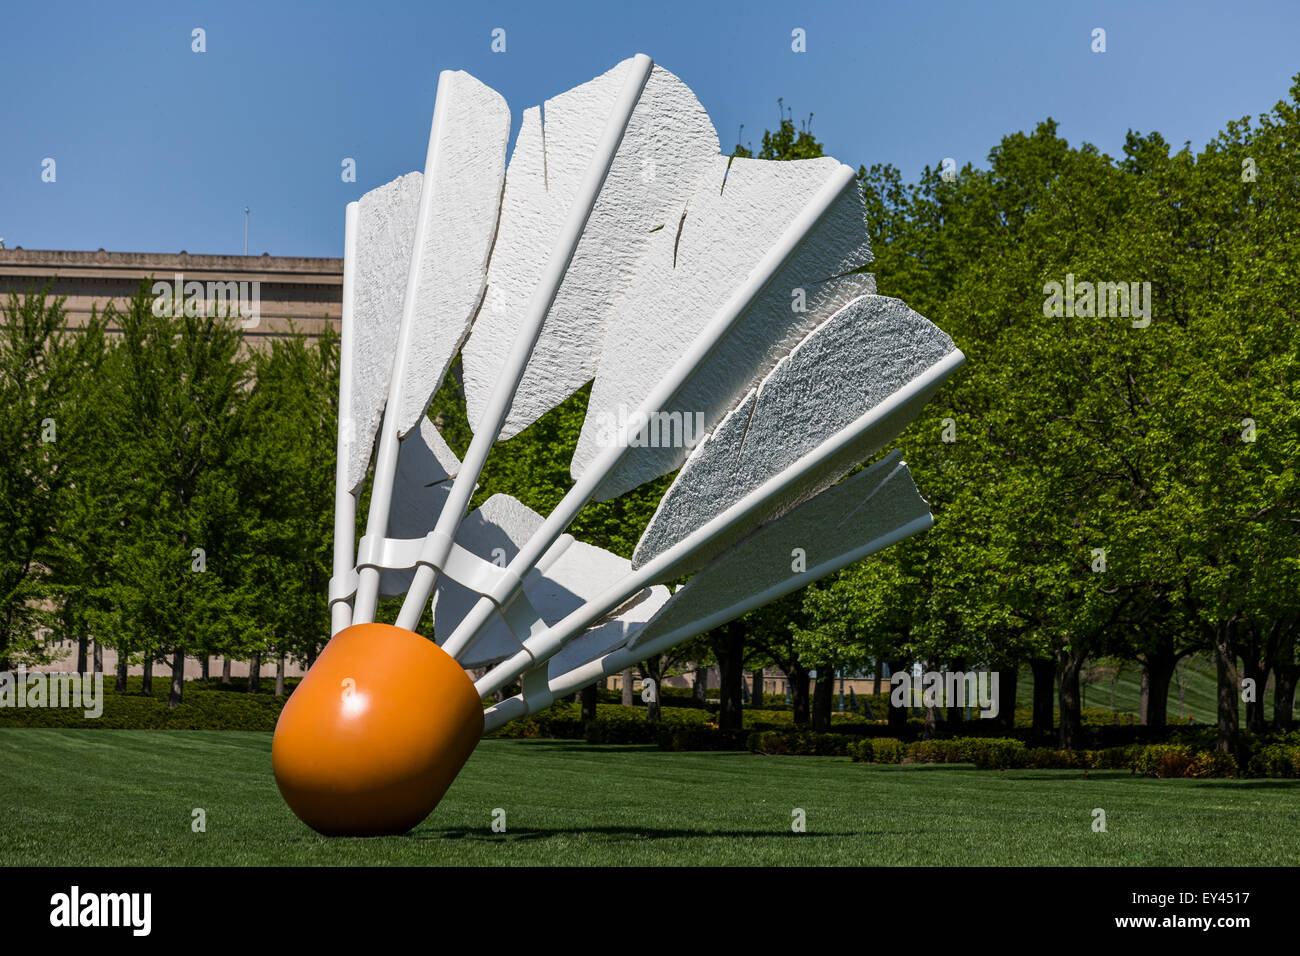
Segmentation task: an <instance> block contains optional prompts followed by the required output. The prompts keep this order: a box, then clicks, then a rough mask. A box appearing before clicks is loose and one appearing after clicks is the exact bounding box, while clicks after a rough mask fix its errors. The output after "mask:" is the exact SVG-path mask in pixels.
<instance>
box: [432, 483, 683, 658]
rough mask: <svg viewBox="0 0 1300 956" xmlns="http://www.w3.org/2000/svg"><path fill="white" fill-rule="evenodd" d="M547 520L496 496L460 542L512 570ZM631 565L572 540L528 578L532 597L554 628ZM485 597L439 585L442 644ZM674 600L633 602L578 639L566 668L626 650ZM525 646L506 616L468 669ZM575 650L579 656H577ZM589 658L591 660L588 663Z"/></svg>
mask: <svg viewBox="0 0 1300 956" xmlns="http://www.w3.org/2000/svg"><path fill="white" fill-rule="evenodd" d="M541 523H542V516H541V515H539V514H538V513H537V512H535V511H533V510H532V509H531V508H529V507H527V506H526V505H524V504H522V503H521V502H519V501H518V500H517V499H515V498H512V497H511V496H509V495H493V496H492V497H491V498H489V499H488V500H487V501H485V502H483V505H482V507H480V508H479V509H478V510H476V511H473V512H471V513H470V514H469V515H467V516H466V518H465V520H464V522H462V524H461V526H460V531H459V532H458V533H457V535H456V541H457V543H458V544H460V545H461V546H462V547H463V548H465V549H466V550H468V551H470V552H472V553H474V554H476V555H478V556H479V557H481V558H483V559H484V560H487V561H494V562H495V563H498V564H505V563H508V562H509V561H510V560H511V559H512V558H513V557H514V556H515V554H517V553H518V551H519V548H520V546H521V545H522V544H523V543H524V542H525V541H527V540H528V538H530V537H531V536H532V535H533V533H534V532H536V530H537V528H538V527H540V526H541ZM631 567H632V566H631V562H629V561H628V560H626V559H625V558H620V557H619V556H618V555H615V554H611V553H610V552H608V551H605V550H603V549H601V548H596V547H593V546H591V545H589V544H585V543H583V542H581V541H575V540H574V539H573V537H572V536H571V535H567V534H566V535H564V536H562V537H561V538H560V539H559V540H558V541H556V542H555V544H554V545H552V546H551V548H550V550H548V551H547V552H546V554H544V555H543V556H542V559H541V560H540V561H539V562H538V564H537V567H536V568H534V569H533V570H532V571H530V572H529V573H528V575H527V576H526V577H525V578H524V596H525V597H526V598H527V599H528V601H529V603H530V604H532V606H533V608H534V609H535V610H536V611H537V613H538V614H539V615H540V616H541V617H542V620H543V621H545V622H546V623H547V624H548V625H552V624H555V623H556V622H558V621H560V620H561V619H563V618H564V617H565V616H566V615H568V614H569V613H571V612H572V611H574V610H576V609H577V608H578V607H580V606H581V605H582V604H583V603H584V602H585V601H586V600H587V598H589V597H591V596H592V595H594V594H596V593H598V592H600V591H601V590H603V589H604V588H606V587H608V586H609V585H610V584H613V583H614V582H615V581H617V580H618V579H619V578H621V577H623V575H625V574H627V573H628V571H630V570H631ZM478 598H479V595H477V594H476V593H474V592H472V591H470V590H468V589H467V588H464V587H462V586H461V585H459V584H457V583H456V582H455V581H451V580H449V579H448V578H447V577H446V576H445V575H444V576H442V577H440V578H439V579H438V584H437V588H436V589H435V591H434V597H433V630H434V636H435V640H437V641H438V642H439V643H441V642H442V641H443V640H445V639H446V636H447V635H448V634H450V633H451V632H452V631H453V630H454V629H455V627H456V625H457V624H459V623H460V621H461V619H462V618H463V617H464V616H465V614H467V613H468V612H469V610H470V608H471V607H473V606H474V604H476V603H477V602H478ZM667 600H668V589H667V588H663V587H655V588H648V589H646V590H643V591H642V592H640V593H639V595H638V596H637V597H636V598H634V599H633V600H632V601H630V602H628V603H627V604H626V605H624V607H623V608H620V609H619V611H618V612H616V613H615V614H614V615H611V616H610V618H609V619H607V620H605V621H602V622H599V623H597V624H596V625H595V626H594V627H592V628H590V629H588V630H587V631H586V632H585V633H584V634H582V635H580V636H579V637H578V638H575V640H574V642H573V643H572V644H571V645H570V647H569V648H566V652H570V653H569V656H568V657H566V658H565V660H574V661H576V663H582V662H583V661H585V660H590V659H591V658H592V657H596V656H598V655H599V654H601V653H605V652H606V651H608V650H611V649H612V648H614V647H618V646H620V645H621V644H622V643H623V642H624V641H626V640H627V638H628V637H629V636H630V635H631V634H633V633H635V631H636V630H637V629H638V628H639V626H640V625H641V624H642V623H643V622H644V621H646V620H648V619H649V617H650V616H651V615H652V614H653V613H654V612H655V611H656V610H658V608H659V607H660V606H661V605H662V604H663V603H664V602H665V601H667ZM519 646H520V645H519V641H518V640H517V639H516V638H515V636H514V635H513V634H512V633H511V631H510V629H509V628H508V627H507V626H506V623H505V621H504V620H503V619H502V618H501V615H500V614H497V615H495V616H494V618H493V620H492V623H491V624H490V625H488V626H487V627H485V628H484V629H483V631H482V632H481V633H480V634H479V636H478V637H477V638H476V639H475V640H474V642H473V643H471V644H470V645H469V647H468V648H466V650H465V652H464V653H463V654H462V655H461V656H460V662H461V664H463V665H464V666H466V667H479V666H482V665H484V664H490V663H495V662H496V661H499V660H502V659H504V658H506V657H509V656H510V655H511V654H513V653H515V652H516V651H518V650H519ZM570 649H571V651H570ZM584 655H589V656H584Z"/></svg>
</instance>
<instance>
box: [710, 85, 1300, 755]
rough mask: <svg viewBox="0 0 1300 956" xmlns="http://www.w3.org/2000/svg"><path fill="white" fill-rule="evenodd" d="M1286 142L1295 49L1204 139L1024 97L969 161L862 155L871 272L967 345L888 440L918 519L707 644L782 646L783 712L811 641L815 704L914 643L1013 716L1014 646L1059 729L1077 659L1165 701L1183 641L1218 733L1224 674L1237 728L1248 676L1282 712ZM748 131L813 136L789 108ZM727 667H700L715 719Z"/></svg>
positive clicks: (1299, 431) (797, 141) (1290, 573)
mask: <svg viewBox="0 0 1300 956" xmlns="http://www.w3.org/2000/svg"><path fill="white" fill-rule="evenodd" d="M1297 142H1300V76H1297V78H1296V83H1295V85H1294V86H1293V87H1292V88H1291V90H1290V99H1288V100H1285V101H1282V102H1279V103H1278V104H1277V105H1276V106H1275V107H1274V109H1273V110H1272V111H1270V112H1269V113H1267V114H1264V115H1262V116H1260V117H1259V118H1258V120H1257V121H1256V122H1253V123H1252V122H1251V121H1250V120H1249V119H1242V120H1240V121H1235V122H1230V123H1228V124H1227V126H1226V128H1225V129H1224V131H1223V132H1222V133H1221V134H1220V135H1219V136H1218V137H1216V138H1215V140H1214V141H1213V142H1211V143H1209V144H1208V145H1207V146H1206V147H1205V148H1204V149H1203V150H1201V151H1200V152H1194V151H1193V150H1191V149H1190V148H1189V147H1186V146H1185V147H1184V148H1182V149H1180V150H1177V151H1174V150H1171V149H1170V147H1169V145H1168V144H1167V143H1166V142H1165V141H1164V140H1163V139H1162V138H1161V136H1160V135H1159V134H1158V133H1149V134H1146V135H1141V134H1138V133H1135V132H1132V131H1130V132H1129V134H1128V136H1127V139H1126V142H1125V145H1124V155H1123V156H1122V157H1121V158H1118V159H1115V158H1112V157H1109V156H1106V155H1104V154H1102V153H1101V152H1099V151H1098V150H1097V149H1096V148H1095V147H1092V146H1090V145H1087V144H1084V145H1082V146H1078V147H1072V146H1070V145H1069V144H1068V143H1067V142H1066V141H1065V140H1064V139H1063V138H1061V137H1060V136H1059V135H1058V133H1057V127H1056V124H1055V123H1054V122H1052V121H1051V120H1047V121H1045V122H1043V123H1041V124H1039V125H1038V126H1037V127H1036V128H1035V130H1034V131H1033V132H1032V133H1017V134H1013V135H1010V136H1007V137H1005V138H1004V139H1003V140H1002V141H1001V143H1000V144H999V145H998V146H997V147H996V148H994V149H993V150H992V152H991V153H990V155H989V158H988V168H987V169H976V168H974V167H973V166H971V165H969V164H968V165H966V166H965V167H964V168H962V169H961V170H960V171H956V170H955V169H954V170H948V171H945V170H944V169H942V168H937V169H929V168H927V169H926V170H925V172H924V174H923V175H922V177H921V179H920V181H919V182H918V183H916V184H914V185H910V186H908V185H905V184H904V183H903V181H902V179H901V177H900V175H899V173H898V171H897V170H895V169H893V168H891V167H888V166H873V167H872V168H870V169H861V170H860V172H859V179H860V181H861V184H862V188H863V192H864V195H865V197H866V201H867V209H868V221H869V224H870V228H871V230H872V238H873V243H874V248H875V254H876V261H875V263H874V264H873V267H874V270H875V272H876V274H877V276H878V280H879V286H880V288H881V291H882V293H883V294H887V295H893V296H897V297H898V298H901V299H903V300H905V301H906V302H908V304H909V305H911V306H912V307H913V308H915V309H916V310H917V311H919V312H921V313H922V314H924V315H926V316H928V317H929V318H931V319H932V320H933V321H935V322H936V323H937V324H938V325H939V326H940V327H941V328H943V329H944V330H945V331H947V332H948V333H949V334H951V335H952V337H953V338H954V340H955V341H956V342H957V344H958V345H959V347H961V348H962V349H963V351H964V352H965V353H966V355H967V356H968V358H969V364H968V365H967V366H966V368H964V369H963V370H962V371H961V372H959V373H958V375H957V376H956V378H955V380H954V381H953V382H952V383H950V384H949V385H948V386H946V387H945V388H944V389H943V391H942V392H941V393H940V394H939V395H938V396H937V397H936V398H935V399H934V401H933V402H932V403H931V404H930V406H929V407H928V408H927V409H926V411H925V413H924V414H923V415H922V416H921V418H920V419H919V420H918V421H917V422H916V423H915V424H914V425H913V426H912V427H911V428H910V429H909V430H908V431H907V432H906V433H904V435H903V436H902V438H901V440H900V444H901V447H902V448H903V450H904V454H905V456H906V459H907V461H908V464H909V465H910V467H911V468H912V470H913V472H914V474H915V476H916V479H917V483H918V486H919V487H920V488H921V490H922V492H923V494H925V495H926V496H927V498H928V500H929V501H930V502H931V505H932V508H933V511H934V513H935V516H936V522H937V523H936V526H935V527H934V528H933V529H932V530H931V531H929V532H927V533H926V534H924V535H921V536H918V537H916V538H913V539H911V540H909V541H907V542H904V543H903V544H901V545H899V546H897V547H895V548H893V549H891V550H890V551H888V552H886V553H884V554H882V555H880V556H878V557H877V558H876V559H873V560H870V561H867V562H864V563H862V564H859V565H857V566H854V567H852V568H849V569H846V570H845V571H843V572H841V573H839V574H838V575H836V576H835V577H833V578H831V579H828V580H827V581H824V582H822V583H821V584H819V585H814V586H813V587H810V588H808V589H806V590H804V591H803V592H800V593H798V594H796V595H794V596H792V598H790V599H787V600H786V601H784V602H781V603H779V604H777V605H774V606H771V607H768V608H764V609H761V610H760V611H757V612H754V613H753V614H751V615H749V616H748V617H747V618H746V619H743V620H742V621H740V622H738V623H737V624H734V625H732V626H731V627H730V629H729V630H727V633H728V634H729V635H730V637H729V640H728V641H722V642H720V641H717V640H715V641H713V642H712V646H713V648H714V650H715V652H718V654H717V656H718V657H719V660H720V663H721V661H722V659H724V658H725V657H727V656H736V657H739V658H741V659H743V661H744V666H746V667H752V666H762V665H763V664H769V665H771V664H774V665H776V666H777V667H779V668H781V669H782V670H783V671H784V672H785V673H786V674H787V675H789V676H790V677H791V679H792V680H793V682H794V683H793V688H792V690H793V693H794V705H795V710H796V716H797V717H798V718H799V719H801V720H806V719H808V710H809V707H808V702H807V699H806V698H807V681H806V675H807V672H808V670H809V669H811V668H815V669H816V670H817V672H818V675H819V679H818V682H817V684H816V689H815V691H814V695H813V696H814V701H813V707H812V712H813V713H812V718H813V722H814V723H815V724H816V723H818V722H819V719H818V718H819V717H820V722H821V723H826V722H828V721H829V710H830V706H829V701H830V695H831V683H830V682H831V680H832V679H833V675H834V672H836V671H839V672H843V671H844V670H845V669H858V668H863V667H866V666H873V667H874V666H877V665H878V663H879V662H882V661H883V662H886V663H888V665H889V666H890V667H891V668H892V669H894V670H898V669H900V668H902V667H905V666H906V665H907V664H909V663H910V662H912V661H917V660H923V661H926V662H927V664H928V666H930V667H934V668H936V669H943V668H946V669H953V670H964V669H968V668H969V667H972V666H975V665H977V664H978V665H983V666H990V667H993V668H995V669H997V670H999V671H1000V674H1001V678H1002V679H1001V692H1002V697H1003V705H1002V712H1001V717H1000V718H999V719H1000V720H1002V721H1004V722H1006V723H1008V724H1009V723H1010V722H1011V721H1012V720H1013V702H1014V700H1015V691H1016V687H1015V685H1016V675H1017V673H1018V671H1019V669H1020V668H1021V667H1022V666H1025V665H1028V666H1029V667H1030V668H1031V669H1032V674H1033V684H1034V688H1033V700H1034V709H1033V714H1034V718H1033V719H1034V725H1035V727H1036V728H1037V729H1038V730H1040V731H1042V732H1045V733H1050V732H1051V731H1052V729H1053V719H1054V715H1053V710H1054V704H1055V707H1056V708H1059V714H1060V718H1059V728H1058V733H1059V740H1060V744H1061V746H1062V747H1071V748H1072V747H1077V746H1080V745H1082V743H1083V739H1082V714H1081V710H1082V706H1081V695H1080V675H1081V673H1082V671H1083V669H1084V668H1085V666H1086V665H1087V664H1088V662H1090V661H1095V660H1097V659H1098V658H1101V657H1107V658H1111V659H1120V660H1130V661H1133V662H1135V663H1136V664H1137V665H1138V666H1139V667H1140V668H1141V672H1142V717H1143V720H1144V722H1145V723H1146V724H1148V725H1150V726H1153V727H1160V726H1163V725H1164V723H1165V714H1166V705H1167V702H1168V695H1169V689H1170V684H1171V681H1172V678H1173V675H1174V672H1175V668H1176V666H1177V665H1178V662H1179V661H1180V660H1182V659H1183V658H1184V657H1186V656H1187V655H1189V654H1191V653H1194V652H1200V651H1204V652H1208V653H1209V654H1211V655H1213V658H1214V660H1215V662H1216V665H1217V675H1218V688H1219V689H1218V714H1217V723H1218V731H1219V746H1220V749H1222V750H1225V751H1233V750H1235V749H1236V747H1237V735H1238V727H1239V723H1240V719H1241V714H1240V712H1239V707H1240V705H1241V703H1242V701H1243V698H1245V701H1246V702H1245V722H1246V725H1247V727H1248V728H1249V729H1250V730H1252V731H1262V730H1264V729H1265V713H1264V696H1263V695H1264V689H1265V686H1266V685H1267V683H1268V680H1269V678H1270V676H1272V677H1274V678H1275V681H1276V683H1275V694H1274V701H1273V704H1274V707H1273V715H1274V717H1273V719H1274V724H1275V725H1276V726H1277V727H1280V728H1286V727H1288V726H1290V725H1291V724H1292V722H1293V713H1294V699H1295V691H1296V682H1297V678H1300V656H1298V654H1297V650H1298V649H1297V640H1298V638H1300V484H1298V483H1297V478H1296V464H1297V462H1300V385H1298V383H1300V313H1298V311H1297V310H1298V309H1300V305H1297V303H1300V276H1298V275H1297V271H1296V268H1295V263H1296V249H1297V246H1296V237H1297V236H1300V202H1297V196H1300V151H1297V149H1296V144H1297ZM763 146H764V152H763V154H762V155H765V156H768V157H769V158H796V157H802V156H808V155H817V154H819V153H820V146H819V144H817V143H816V141H815V140H813V139H812V136H811V132H810V131H809V130H808V129H807V128H806V127H805V128H804V129H802V130H799V131H796V130H795V128H794V125H793V123H792V122H791V121H790V120H788V119H786V118H785V117H784V116H783V117H782V127H781V133H780V134H779V135H778V136H773V135H771V134H769V135H767V136H765V137H764V141H763ZM1085 283H1086V285H1085ZM1100 283H1115V284H1119V283H1123V286H1124V291H1125V293H1131V294H1126V295H1123V296H1121V295H1120V293H1119V289H1118V285H1115V286H1112V287H1110V288H1109V289H1106V290H1105V292H1104V293H1101V294H1099V293H1098V291H1097V286H1098V284H1100ZM1147 283H1149V285H1146V284H1147ZM1147 290H1149V292H1148V291H1147ZM1065 295H1070V300H1069V301H1068V302H1066V301H1064V297H1065ZM1143 297H1147V298H1145V301H1143ZM1125 300H1128V301H1127V309H1125V308H1124V306H1125V304H1126V303H1125ZM1116 311H1119V312H1121V313H1122V314H1119V315H1116V314H1115V312H1116ZM740 669H741V667H740V664H739V661H737V662H734V663H732V664H731V666H726V665H725V664H724V665H723V666H722V667H721V672H722V674H723V680H724V686H723V688H722V702H723V712H724V717H723V719H724V723H725V722H727V721H730V722H732V723H733V725H734V724H735V723H736V722H738V719H739V718H738V701H739V693H740V691H739V678H738V677H737V676H736V675H737V674H738V673H739V671H740ZM728 679H729V680H730V685H729V686H728ZM729 701H735V702H736V706H732V707H729ZM728 710H735V711H737V713H735V714H734V715H731V716H728V713H727V712H728ZM958 717H959V715H958V714H953V713H950V715H949V718H950V719H957V718H958ZM890 719H891V720H903V719H905V714H904V712H902V711H901V710H897V709H895V710H891V713H890Z"/></svg>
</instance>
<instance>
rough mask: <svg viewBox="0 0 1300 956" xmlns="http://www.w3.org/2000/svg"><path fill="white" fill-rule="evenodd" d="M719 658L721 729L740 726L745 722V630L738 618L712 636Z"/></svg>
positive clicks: (719, 714) (719, 719)
mask: <svg viewBox="0 0 1300 956" xmlns="http://www.w3.org/2000/svg"><path fill="white" fill-rule="evenodd" d="M709 643H710V645H711V646H712V647H713V653H714V656H715V657H717V659H718V684H719V687H718V697H719V700H720V702H721V706H720V707H719V708H718V729H719V730H740V728H741V727H742V726H743V723H744V716H743V704H742V703H741V685H743V684H744V682H745V671H744V665H745V632H744V629H743V628H742V627H741V625H740V622H739V621H731V622H729V623H727V624H724V625H722V626H721V627H719V628H717V629H716V630H714V631H713V633H712V634H711V635H710V637H709Z"/></svg>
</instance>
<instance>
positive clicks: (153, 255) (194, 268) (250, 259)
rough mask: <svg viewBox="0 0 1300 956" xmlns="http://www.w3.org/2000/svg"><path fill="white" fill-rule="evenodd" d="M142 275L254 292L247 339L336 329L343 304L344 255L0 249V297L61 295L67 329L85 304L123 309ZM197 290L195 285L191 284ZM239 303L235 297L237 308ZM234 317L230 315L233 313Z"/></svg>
mask: <svg viewBox="0 0 1300 956" xmlns="http://www.w3.org/2000/svg"><path fill="white" fill-rule="evenodd" d="M143 280H148V282H149V284H150V287H151V292H152V287H153V284H154V283H167V284H168V285H169V286H171V287H172V288H174V289H178V290H181V291H182V292H183V290H185V288H186V287H187V285H188V284H190V283H199V284H200V286H199V287H201V288H203V289H204V290H213V289H215V290H217V291H219V292H221V293H222V294H223V296H224V292H225V290H226V288H228V287H230V284H231V283H234V284H235V286H234V287H230V288H236V289H238V290H241V291H242V294H243V295H244V297H245V299H247V298H248V296H249V294H250V293H251V294H253V295H255V296H256V302H257V313H258V314H257V316H256V320H255V321H254V320H253V319H246V320H243V321H241V323H240V324H241V326H243V328H244V335H245V337H246V338H249V339H257V338H262V337H267V336H276V335H284V334H285V333H286V332H288V331H289V330H290V329H296V330H297V331H298V332H302V333H305V334H307V335H309V336H315V335H319V334H320V333H321V332H322V331H324V330H325V328H327V327H328V328H332V329H333V330H334V331H335V332H337V331H338V329H339V319H340V316H341V314H342V305H343V260H342V259H320V258H304V257H298V256H271V255H261V256H205V255H191V254H189V253H187V252H180V253H175V254H172V253H159V252H105V251H104V250H103V249H100V250H99V251H97V252H70V251H62V250H49V249H23V248H22V247H19V248H17V249H0V301H3V300H5V299H7V298H8V295H9V294H10V293H17V294H20V295H21V294H26V293H29V292H32V291H38V290H40V289H44V288H47V287H48V288H49V290H50V293H51V294H52V295H55V296H64V297H65V302H64V309H65V310H66V312H67V315H68V325H69V327H76V326H79V325H84V324H85V322H86V320H87V318H89V316H90V313H91V310H92V309H98V310H100V311H101V312H102V311H103V309H104V307H105V306H106V305H107V304H108V303H110V302H111V303H113V305H114V306H115V307H116V308H117V309H119V310H122V309H125V308H126V306H127V304H128V303H129V302H130V300H131V298H132V296H134V295H135V294H136V292H137V290H138V289H139V288H140V283H141V281H143ZM195 288H198V287H195ZM237 304H238V300H236V305H237ZM232 314H233V313H232Z"/></svg>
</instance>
